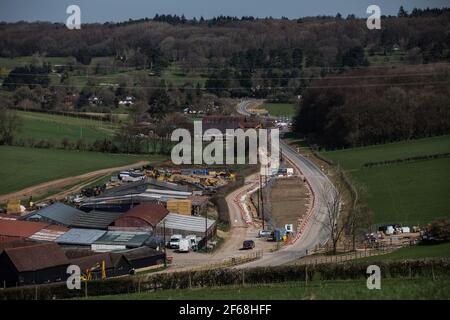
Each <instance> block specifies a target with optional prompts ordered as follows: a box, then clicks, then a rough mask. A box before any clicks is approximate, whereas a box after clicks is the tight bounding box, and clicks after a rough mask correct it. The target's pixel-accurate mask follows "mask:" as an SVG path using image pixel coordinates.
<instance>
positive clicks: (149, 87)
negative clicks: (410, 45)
mask: <svg viewBox="0 0 450 320" xmlns="http://www.w3.org/2000/svg"><path fill="white" fill-rule="evenodd" d="M8 84H11V85H17V86H29V85H42V84H41V83H8ZM439 84H450V80H447V81H432V82H391V83H373V84H362V85H331V86H308V87H306V88H307V89H328V88H365V87H382V86H414V85H439ZM51 86H53V87H63V88H73V87H80V88H81V87H85V86H83V85H63V84H55V85H51ZM108 86H112V85H110V84H107V85H101V84H100V85H89V86H86V87H89V88H104V87H108ZM122 88H126V89H133V88H142V89H164V90H167V89H169V88H168V87H164V86H125V87H122ZM172 88H182V89H183V90H198V89H197V88H185V87H181V86H180V87H176V86H172ZM241 89H244V90H248V89H254V87H252V88H248V87H243V86H240V87H212V88H209V89H207V88H200V90H202V91H205V90H241ZM258 89H259V88H258ZM272 89H298V86H297V87H292V86H278V87H272V86H268V87H263V88H260V90H272Z"/></svg>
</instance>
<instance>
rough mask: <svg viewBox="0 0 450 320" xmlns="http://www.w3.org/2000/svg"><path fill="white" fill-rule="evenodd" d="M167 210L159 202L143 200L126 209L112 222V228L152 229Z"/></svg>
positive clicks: (165, 214)
mask: <svg viewBox="0 0 450 320" xmlns="http://www.w3.org/2000/svg"><path fill="white" fill-rule="evenodd" d="M168 213H169V211H167V209H166V208H165V207H164V206H163V205H160V204H157V203H152V202H145V203H141V204H140V205H137V206H135V207H133V208H131V209H130V210H128V211H127V212H126V213H125V214H124V215H122V216H121V217H120V218H118V219H117V220H116V221H115V222H114V230H117V229H118V228H120V229H136V230H148V231H152V230H154V228H155V227H156V226H157V225H158V223H159V222H160V221H161V220H162V219H164V217H165V216H167V214H168Z"/></svg>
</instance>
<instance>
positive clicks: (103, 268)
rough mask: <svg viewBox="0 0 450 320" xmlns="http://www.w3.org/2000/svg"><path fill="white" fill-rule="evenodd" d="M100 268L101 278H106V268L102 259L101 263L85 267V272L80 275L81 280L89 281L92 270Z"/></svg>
mask: <svg viewBox="0 0 450 320" xmlns="http://www.w3.org/2000/svg"><path fill="white" fill-rule="evenodd" d="M100 268H101V270H102V280H105V279H106V268H105V260H102V262H101V263H97V264H95V265H94V266H93V267H91V268H89V269H86V272H85V273H84V274H82V275H81V277H80V278H81V280H82V281H91V280H92V272H94V271H96V270H98V269H100Z"/></svg>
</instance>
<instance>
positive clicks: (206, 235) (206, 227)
mask: <svg viewBox="0 0 450 320" xmlns="http://www.w3.org/2000/svg"><path fill="white" fill-rule="evenodd" d="M205 252H206V253H208V213H206V212H205Z"/></svg>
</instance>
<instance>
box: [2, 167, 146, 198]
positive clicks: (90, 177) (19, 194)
mask: <svg viewBox="0 0 450 320" xmlns="http://www.w3.org/2000/svg"><path fill="white" fill-rule="evenodd" d="M148 163H149V162H148V161H139V162H136V163H134V164H130V165H126V166H121V167H114V168H106V169H101V170H97V171H92V172H88V173H84V174H81V175H79V176H74V177H67V178H62V179H57V180H52V181H48V182H44V183H41V184H38V185H34V186H31V187H28V188H25V189H23V190H20V191H16V192H12V193H9V194H5V195H2V196H0V202H6V201H8V200H9V199H24V198H29V197H30V196H33V197H35V198H36V197H40V196H43V195H45V194H47V193H48V192H50V191H52V190H61V189H63V188H64V187H67V186H68V185H70V186H73V187H71V188H70V189H68V190H65V191H63V192H60V193H58V194H57V195H55V196H52V198H55V197H56V198H61V197H64V196H66V195H68V194H70V193H75V192H78V191H80V190H81V189H82V188H83V187H84V186H86V185H88V184H89V183H91V182H92V181H94V180H95V179H96V178H99V177H101V176H104V175H107V174H112V173H113V172H116V171H120V170H125V169H129V168H137V167H142V166H143V165H146V164H148Z"/></svg>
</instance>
